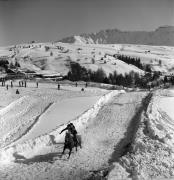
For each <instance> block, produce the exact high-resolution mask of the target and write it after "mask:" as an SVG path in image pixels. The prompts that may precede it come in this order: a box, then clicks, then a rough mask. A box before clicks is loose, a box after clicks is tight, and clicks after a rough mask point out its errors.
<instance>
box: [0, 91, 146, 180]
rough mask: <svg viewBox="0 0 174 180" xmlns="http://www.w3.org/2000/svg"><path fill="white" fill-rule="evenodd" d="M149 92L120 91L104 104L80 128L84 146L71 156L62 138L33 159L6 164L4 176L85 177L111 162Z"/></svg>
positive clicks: (78, 179)
mask: <svg viewBox="0 0 174 180" xmlns="http://www.w3.org/2000/svg"><path fill="white" fill-rule="evenodd" d="M145 95H146V93H144V92H135V93H126V94H120V95H119V96H116V97H115V98H113V99H112V100H111V101H110V102H109V103H108V104H106V105H105V106H103V107H102V108H101V109H100V111H99V113H98V115H97V116H96V118H94V119H91V120H89V124H88V126H87V127H86V129H85V130H83V132H80V134H81V136H82V139H83V145H82V149H80V150H78V152H74V153H73V154H72V156H71V158H70V159H69V160H67V155H64V156H63V157H61V156H60V153H61V151H62V146H63V144H61V142H60V143H59V142H58V143H56V144H53V145H50V146H47V147H45V148H44V149H42V152H41V151H40V152H37V155H35V156H34V157H31V158H30V159H24V160H22V161H18V162H22V163H14V164H11V165H3V166H2V167H0V179H13V180H15V179H16V180H18V179H33V180H34V179H37V180H41V179H42V180H44V179H49V180H55V179H59V180H60V179H63V180H66V179H71V180H81V179H84V178H87V176H88V175H89V173H90V171H91V170H97V169H100V168H102V167H105V166H108V165H109V162H112V161H114V160H116V159H117V158H118V157H119V155H120V152H119V151H118V149H119V148H118V146H119V143H120V141H121V140H122V139H123V138H124V136H125V133H126V131H127V128H128V126H129V123H130V122H131V121H132V120H133V118H134V115H135V114H136V112H137V108H138V107H139V106H140V105H141V101H142V99H143V98H144V97H145Z"/></svg>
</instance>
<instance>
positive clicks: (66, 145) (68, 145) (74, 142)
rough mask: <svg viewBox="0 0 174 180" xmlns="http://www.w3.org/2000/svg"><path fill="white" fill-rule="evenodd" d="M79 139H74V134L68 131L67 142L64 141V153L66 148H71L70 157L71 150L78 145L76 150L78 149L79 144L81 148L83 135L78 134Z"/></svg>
mask: <svg viewBox="0 0 174 180" xmlns="http://www.w3.org/2000/svg"><path fill="white" fill-rule="evenodd" d="M76 137H77V140H75V139H74V136H73V134H71V133H70V132H66V135H65V143H64V148H63V152H62V155H63V154H64V152H65V149H69V156H68V158H70V155H71V151H72V149H73V148H74V147H76V151H77V146H80V148H82V146H81V136H79V135H77V136H76Z"/></svg>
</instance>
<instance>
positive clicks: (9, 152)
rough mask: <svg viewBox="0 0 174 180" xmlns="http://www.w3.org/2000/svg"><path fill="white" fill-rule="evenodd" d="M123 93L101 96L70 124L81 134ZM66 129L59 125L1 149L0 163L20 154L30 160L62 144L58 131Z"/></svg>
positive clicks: (116, 92) (61, 137)
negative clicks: (47, 131)
mask: <svg viewBox="0 0 174 180" xmlns="http://www.w3.org/2000/svg"><path fill="white" fill-rule="evenodd" d="M120 93H124V91H123V90H120V91H111V92H110V93H108V94H105V95H104V96H102V97H101V98H100V99H99V100H98V101H97V102H96V104H95V105H94V106H93V107H92V108H90V109H89V110H87V111H86V112H84V113H83V114H82V115H81V116H79V117H77V118H76V119H74V120H72V121H71V122H73V123H74V125H75V126H76V128H77V131H78V132H81V131H82V130H83V128H85V127H86V125H87V123H88V122H89V121H90V119H92V118H94V117H95V116H96V115H97V113H98V111H99V109H100V108H101V107H102V106H103V105H104V104H105V103H107V102H108V101H109V100H110V99H111V98H112V97H114V96H116V95H118V94H120ZM65 127H66V124H63V125H61V126H60V127H58V128H56V129H55V130H54V131H52V132H50V133H49V134H45V135H43V136H40V137H38V138H36V139H31V140H28V141H26V142H24V143H21V144H16V145H9V146H8V147H5V148H3V149H2V150H1V151H0V161H1V162H12V161H15V157H16V154H20V155H22V156H24V157H26V158H30V157H32V156H34V155H35V154H37V153H38V152H39V151H41V149H42V148H44V147H46V146H49V145H52V144H53V143H54V142H56V143H57V142H63V141H64V135H62V134H61V135H60V134H59V133H60V131H61V130H62V129H63V128H65Z"/></svg>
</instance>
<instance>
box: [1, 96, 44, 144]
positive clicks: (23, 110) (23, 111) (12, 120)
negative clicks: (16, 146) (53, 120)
mask: <svg viewBox="0 0 174 180" xmlns="http://www.w3.org/2000/svg"><path fill="white" fill-rule="evenodd" d="M41 102H42V98H38V97H37V98H36V97H33V96H23V97H21V98H19V99H17V100H16V101H14V102H12V103H11V104H9V105H8V106H7V107H5V108H3V109H1V110H0V146H1V147H2V146H4V145H7V144H9V143H11V142H13V141H14V140H16V139H17V138H19V137H20V136H21V135H22V134H23V133H24V132H25V130H26V129H27V128H28V127H30V126H31V124H32V123H33V121H35V119H36V118H37V116H38V115H39V114H40V113H41V112H42V111H43V109H44V108H45V106H46V103H43V102H42V103H41ZM38 105H40V106H38Z"/></svg>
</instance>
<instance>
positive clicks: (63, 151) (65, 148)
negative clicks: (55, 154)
mask: <svg viewBox="0 0 174 180" xmlns="http://www.w3.org/2000/svg"><path fill="white" fill-rule="evenodd" d="M65 149H66V145H64V147H63V152H62V155H63V154H64V152H65Z"/></svg>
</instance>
